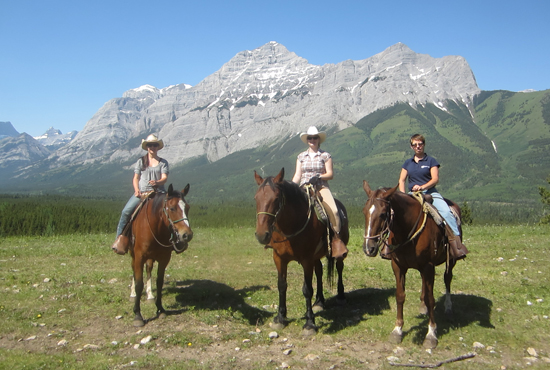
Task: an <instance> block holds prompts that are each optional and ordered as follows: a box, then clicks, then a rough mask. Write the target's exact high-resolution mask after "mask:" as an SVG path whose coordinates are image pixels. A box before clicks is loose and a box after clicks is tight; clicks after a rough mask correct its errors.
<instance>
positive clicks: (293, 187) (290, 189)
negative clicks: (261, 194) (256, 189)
mask: <svg viewBox="0 0 550 370" xmlns="http://www.w3.org/2000/svg"><path fill="white" fill-rule="evenodd" d="M273 178H274V176H269V177H267V178H266V179H265V180H264V182H263V184H262V186H268V185H269V186H270V187H271V188H272V189H274V190H275V189H279V190H280V191H281V192H282V193H283V194H284V195H285V197H286V200H287V201H289V202H293V201H307V196H306V193H305V192H304V191H303V190H302V188H300V186H299V185H298V184H296V183H294V182H292V181H288V180H284V181H282V182H280V183H275V182H274V181H273Z"/></svg>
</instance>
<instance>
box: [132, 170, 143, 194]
mask: <svg viewBox="0 0 550 370" xmlns="http://www.w3.org/2000/svg"><path fill="white" fill-rule="evenodd" d="M140 178H141V175H140V174H139V173H134V178H133V179H132V185H133V186H134V195H135V196H136V197H139V196H140V195H141V192H140V191H139V179H140Z"/></svg>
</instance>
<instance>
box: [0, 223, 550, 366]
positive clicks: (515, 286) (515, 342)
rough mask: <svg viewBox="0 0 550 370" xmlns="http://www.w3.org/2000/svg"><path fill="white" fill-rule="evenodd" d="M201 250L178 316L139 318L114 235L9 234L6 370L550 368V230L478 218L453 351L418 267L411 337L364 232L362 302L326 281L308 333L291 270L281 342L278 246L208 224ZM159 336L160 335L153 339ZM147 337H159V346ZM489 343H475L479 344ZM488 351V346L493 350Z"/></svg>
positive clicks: (351, 283)
mask: <svg viewBox="0 0 550 370" xmlns="http://www.w3.org/2000/svg"><path fill="white" fill-rule="evenodd" d="M194 232H195V237H194V239H193V241H192V242H191V244H190V247H189V249H188V250H187V251H186V252H184V253H183V254H181V255H173V259H172V261H171V263H170V265H169V266H168V271H167V274H168V277H167V279H166V283H165V288H164V306H165V308H166V309H167V310H169V315H168V317H167V318H166V319H164V320H160V319H155V317H154V315H155V307H154V304H152V303H145V302H144V304H143V305H142V310H143V315H144V318H146V319H148V320H149V322H148V323H147V324H146V325H145V327H143V328H134V327H133V326H132V319H133V313H132V303H130V302H129V300H128V297H129V283H130V278H131V269H130V257H128V256H117V255H114V254H113V253H112V252H111V251H110V250H109V244H110V243H111V242H112V240H113V239H114V235H112V234H90V235H67V236H52V237H9V238H4V239H1V240H0V291H1V292H2V299H1V300H0V322H1V323H2V326H1V327H2V329H1V331H0V358H1V361H0V368H5V369H23V368H25V369H59V368H62V369H74V368H79V369H94V370H97V369H121V368H125V367H129V368H132V369H153V368H155V369H156V368H161V367H163V368H167V369H210V368H216V369H233V368H235V369H237V368H238V369H265V368H267V369H276V368H284V367H286V366H288V367H290V368H293V369H310V368H311V369H365V368H367V369H389V368H394V366H392V365H390V361H393V362H396V363H402V364H409V365H411V364H424V365H429V364H435V363H438V362H439V361H444V360H446V359H449V358H454V357H457V356H460V355H465V354H467V353H476V356H475V357H474V358H472V359H468V360H464V361H459V362H455V363H450V364H445V365H444V366H443V367H442V368H446V369H462V368H468V369H519V368H524V367H527V366H528V367H529V368H533V369H539V368H540V369H543V368H547V367H548V366H550V362H549V361H550V344H549V343H550V319H549V316H550V294H549V283H550V282H549V280H550V269H548V266H549V265H550V248H549V243H548V242H549V237H550V227H548V226H470V227H466V229H465V231H464V234H465V244H466V245H467V246H468V248H469V249H470V251H471V253H470V254H469V255H468V258H467V259H466V260H464V261H460V262H459V263H458V264H457V266H456V267H455V270H454V273H455V274H454V276H455V278H454V281H453V304H454V306H453V309H454V320H453V321H452V322H447V321H445V319H444V315H443V300H444V284H443V269H444V266H439V267H438V269H437V272H438V274H437V276H436V286H435V290H436V301H437V308H436V317H437V322H438V334H439V345H438V347H437V348H436V349H435V350H432V351H431V352H427V351H425V350H424V349H423V348H422V340H423V337H424V335H425V333H426V331H427V318H426V317H424V316H419V315H418V306H419V290H420V278H419V274H418V273H417V272H416V271H413V270H411V271H409V274H408V280H407V293H408V294H407V301H406V304H405V326H404V330H405V337H404V340H403V343H401V344H400V345H394V344H390V343H389V342H388V341H387V337H388V335H389V333H390V332H391V330H392V329H393V326H394V321H395V296H394V294H395V283H394V278H393V273H392V271H391V267H390V264H389V262H388V261H384V260H381V259H380V258H367V257H366V256H365V255H364V254H363V252H362V251H361V249H360V245H361V242H362V233H363V230H362V229H360V228H354V229H352V232H351V234H352V238H351V241H350V254H349V257H348V258H347V259H346V268H345V271H344V273H345V275H344V283H345V286H346V293H347V300H348V303H347V305H345V306H338V305H336V302H335V300H334V299H333V298H332V297H333V295H334V294H335V292H334V291H331V290H330V289H329V288H328V287H325V296H326V298H328V299H327V307H326V309H325V310H324V311H323V312H321V313H319V314H318V315H317V317H316V319H317V324H318V326H319V333H318V334H317V335H316V336H314V337H312V338H311V337H309V338H304V337H302V335H301V327H302V325H303V324H304V319H303V315H304V311H305V306H304V299H303V296H302V293H301V286H302V272H301V267H300V266H299V265H298V264H296V263H292V264H291V265H290V269H289V289H288V309H289V312H288V317H289V319H290V321H291V323H290V325H289V326H288V327H287V328H285V329H284V330H282V331H279V332H278V334H279V337H278V338H275V339H269V337H268V334H269V333H270V332H271V331H272V330H271V329H270V328H269V325H268V324H269V322H270V321H271V320H272V318H273V316H274V313H275V310H276V308H275V307H276V305H277V303H278V294H277V287H276V285H277V283H276V270H275V267H274V265H273V261H272V258H271V251H270V250H264V249H263V247H261V246H260V245H259V244H258V243H257V242H256V241H255V239H254V229H253V228H252V227H228V228H223V227H221V228H208V227H200V226H197V227H195V228H194ZM149 336H151V338H150V341H149V342H147V341H146V340H145V341H144V342H143V343H141V341H142V340H143V339H144V338H145V339H146V338H147V337H149ZM145 342H147V343H145ZM476 342H477V343H479V345H477V347H476V348H475V346H474V343H476ZM481 345H482V346H483V347H482V346H481Z"/></svg>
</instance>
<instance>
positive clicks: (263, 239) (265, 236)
mask: <svg viewBox="0 0 550 370" xmlns="http://www.w3.org/2000/svg"><path fill="white" fill-rule="evenodd" d="M254 235H256V240H258V242H259V243H260V244H262V245H266V244H267V243H269V241H270V240H271V232H270V231H266V232H264V233H258V232H257V231H256V233H255V234H254Z"/></svg>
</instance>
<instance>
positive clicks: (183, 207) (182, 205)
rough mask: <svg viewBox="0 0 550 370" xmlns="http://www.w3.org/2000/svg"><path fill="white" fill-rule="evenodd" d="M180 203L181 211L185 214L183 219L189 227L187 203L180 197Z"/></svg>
mask: <svg viewBox="0 0 550 370" xmlns="http://www.w3.org/2000/svg"><path fill="white" fill-rule="evenodd" d="M178 205H179V206H180V209H181V213H182V214H183V219H184V220H183V222H185V224H186V225H187V227H190V226H189V220H188V219H187V215H186V214H185V203H184V202H183V200H181V199H180V201H179V202H178Z"/></svg>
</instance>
